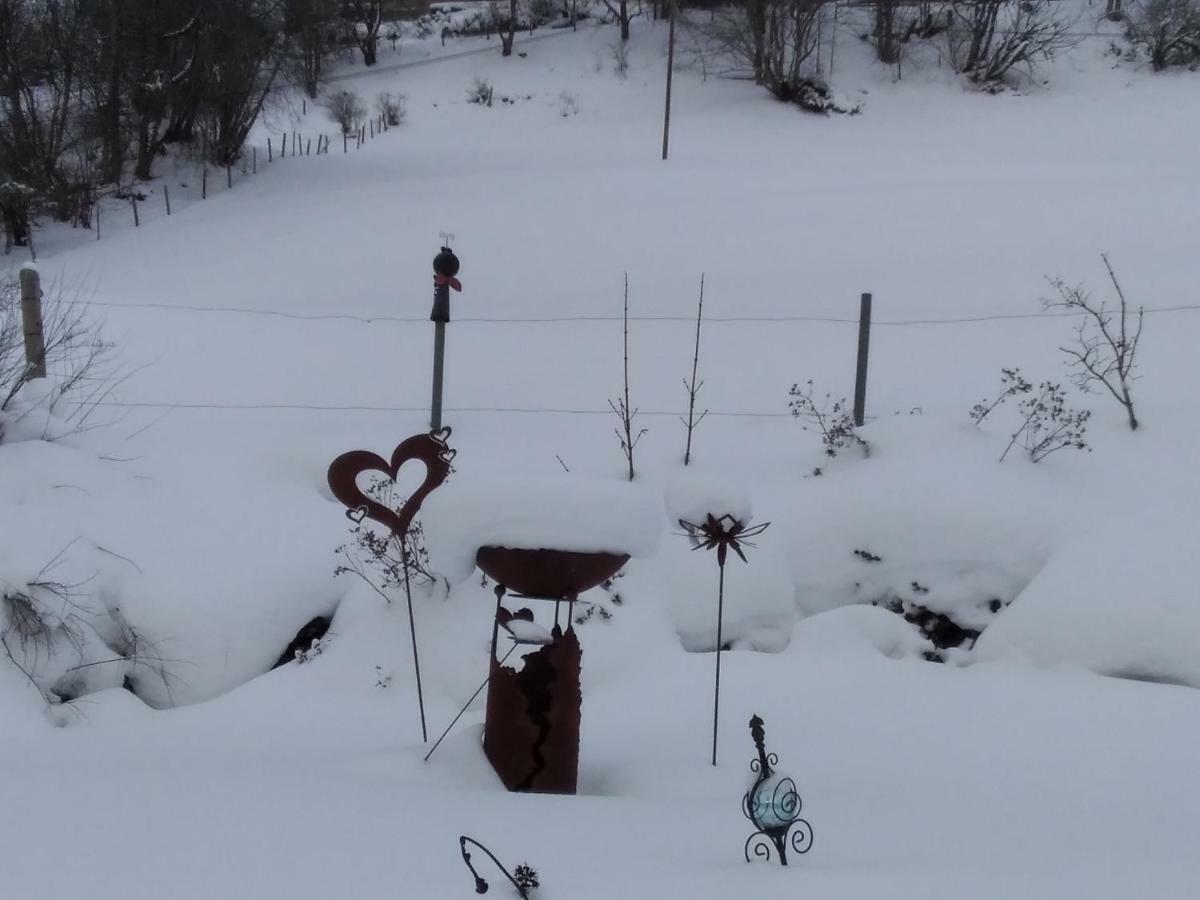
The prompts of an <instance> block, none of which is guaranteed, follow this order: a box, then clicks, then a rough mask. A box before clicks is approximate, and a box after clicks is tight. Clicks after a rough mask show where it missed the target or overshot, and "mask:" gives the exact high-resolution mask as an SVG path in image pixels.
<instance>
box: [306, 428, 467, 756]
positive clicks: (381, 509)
mask: <svg viewBox="0 0 1200 900" xmlns="http://www.w3.org/2000/svg"><path fill="white" fill-rule="evenodd" d="M449 438H450V429H449V428H442V429H439V430H437V431H431V432H430V433H428V434H418V435H414V436H413V437H410V438H407V439H406V440H404V441H402V442H401V443H400V444H399V445H398V446H397V447H396V449H395V450H393V451H392V456H391V459H390V460H385V459H384V458H383V457H382V456H379V455H378V454H375V453H372V452H371V451H369V450H351V451H350V452H349V453H343V454H342V455H341V456H339V457H338V458H337V459H335V460H334V461H333V462H332V463H331V464H330V466H329V473H328V475H327V479H328V481H329V489H330V490H331V491H332V492H333V496H335V497H336V498H337V499H338V500H340V501H341V502H342V503H344V504H345V505H346V507H347V510H346V516H347V518H349V519H350V521H352V522H355V523H356V524H357V523H361V522H362V521H363V519H371V520H373V521H375V522H378V523H379V524H381V525H383V526H385V527H387V528H388V529H390V530H391V532H392V534H394V535H395V536H396V538H397V540H399V541H400V554H401V559H402V560H403V567H404V593H405V596H406V598H407V600H408V628H409V633H410V635H411V636H412V652H413V668H414V670H415V671H416V680H417V705H418V707H419V709H420V711H421V740H422V741H428V740H429V734H428V731H427V730H426V726H425V696H424V693H423V691H422V689H421V660H420V656H419V655H418V653H417V626H416V621H415V620H414V619H413V606H412V586H411V584H410V583H409V549H408V534H409V529H410V528H411V527H412V521H413V517H414V516H416V514H417V511H418V510H419V509H420V508H421V503H422V502H424V500H425V498H426V497H428V496H429V494H430V493H431V492H432V491H433V490H434V489H435V488H437V487H438V486H439V485H440V484H441V483H442V482H444V481H445V480H446V477H447V476H448V475H449V474H450V463H451V461H452V460H453V459H454V454H455V451H454V450H452V449H451V448H450V447H449V446H448V445H447V443H446V442H447V441H448V440H449ZM410 461H415V462H420V463H424V465H425V480H424V481H423V482H422V483H421V486H420V487H419V488H417V490H416V491H415V492H414V493H413V494H412V496H411V497H409V498H408V499H407V500H405V501H404V505H403V506H401V507H400V510H399V511H396V510H394V509H392V508H391V507H389V506H386V505H384V504H383V503H380V502H379V501H378V500H376V499H375V498H373V497H369V496H367V494H366V493H364V492H363V489H362V488H361V487H360V486H359V483H358V479H359V477H360V476H361V475H363V473H366V472H378V473H380V474H381V475H382V476H385V477H386V479H387V480H390V481H392V482H395V480H396V476H397V475H399V474H400V469H401V467H403V465H404V464H405V463H406V462H410Z"/></svg>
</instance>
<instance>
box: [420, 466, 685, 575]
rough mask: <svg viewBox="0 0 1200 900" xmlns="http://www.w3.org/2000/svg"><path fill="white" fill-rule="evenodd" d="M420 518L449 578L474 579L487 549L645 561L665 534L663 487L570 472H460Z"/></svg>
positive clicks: (435, 559) (435, 562) (438, 565)
mask: <svg viewBox="0 0 1200 900" xmlns="http://www.w3.org/2000/svg"><path fill="white" fill-rule="evenodd" d="M420 518H421V523H422V526H423V528H424V530H425V541H426V546H427V548H428V550H429V557H430V562H431V564H432V566H433V568H434V570H435V571H437V572H439V573H440V574H442V575H444V576H445V577H446V578H448V579H449V580H450V581H451V582H458V581H462V580H464V579H465V578H467V577H469V576H470V574H471V573H472V572H473V571H474V570H475V559H476V555H477V553H478V551H479V549H480V548H481V547H506V548H509V549H513V550H559V551H569V552H575V553H609V554H613V555H616V556H629V557H634V558H646V557H648V556H653V555H654V553H655V552H656V551H657V549H658V545H659V541H660V540H661V538H662V532H663V504H662V496H661V494H659V493H658V492H657V491H654V490H651V489H649V488H646V487H644V486H642V485H639V484H630V483H629V482H623V481H612V480H602V479H593V478H584V477H580V476H575V475H565V474H564V475H554V476H545V477H541V478H504V479H502V480H501V479H484V478H481V477H474V478H471V477H455V478H453V479H452V480H451V481H449V482H447V483H446V484H445V485H444V486H442V487H441V488H439V489H438V490H436V491H434V492H433V494H431V495H430V496H429V498H428V499H427V500H426V501H425V504H424V506H423V507H422V509H421V514H420Z"/></svg>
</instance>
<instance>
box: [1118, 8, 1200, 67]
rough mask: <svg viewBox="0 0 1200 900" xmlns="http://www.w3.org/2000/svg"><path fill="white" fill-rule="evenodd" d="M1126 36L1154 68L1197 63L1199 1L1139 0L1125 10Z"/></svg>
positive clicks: (1199, 18)
mask: <svg viewBox="0 0 1200 900" xmlns="http://www.w3.org/2000/svg"><path fill="white" fill-rule="evenodd" d="M1126 35H1127V37H1128V38H1129V42H1130V43H1131V44H1133V46H1134V48H1135V49H1137V50H1139V51H1141V52H1143V53H1145V54H1146V57H1147V58H1148V59H1149V60H1150V65H1151V66H1153V67H1154V70H1155V71H1161V70H1162V69H1165V68H1167V67H1168V66H1190V65H1195V64H1197V63H1200V2H1198V0H1140V2H1138V3H1135V4H1134V5H1133V8H1132V9H1131V10H1130V11H1129V14H1128V26H1127V29H1126Z"/></svg>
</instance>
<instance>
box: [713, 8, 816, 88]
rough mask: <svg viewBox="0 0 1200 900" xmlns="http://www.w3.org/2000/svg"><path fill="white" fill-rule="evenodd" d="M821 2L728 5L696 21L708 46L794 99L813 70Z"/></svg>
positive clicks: (741, 70)
mask: <svg viewBox="0 0 1200 900" xmlns="http://www.w3.org/2000/svg"><path fill="white" fill-rule="evenodd" d="M821 6H822V3H821V2H820V0H762V2H760V3H757V4H745V5H728V6H722V7H719V8H717V9H715V10H713V12H712V14H711V16H710V17H709V18H708V19H707V20H706V21H705V20H701V19H697V20H695V21H694V22H693V23H692V27H693V28H695V29H696V31H697V33H698V34H699V36H700V37H701V40H702V43H703V45H704V47H705V50H706V51H707V52H710V53H712V54H714V55H716V56H719V57H722V58H723V59H724V60H726V61H727V62H728V63H729V64H731V66H732V69H733V71H734V72H735V73H737V74H743V73H744V74H745V75H746V76H748V77H752V78H753V79H754V80H755V82H757V83H758V84H761V85H763V86H764V87H766V88H767V90H769V91H771V93H773V94H774V95H775V96H776V97H779V98H780V99H781V100H787V101H788V102H791V101H792V100H794V99H795V98H796V95H797V94H798V92H799V86H800V85H801V83H802V82H804V81H806V80H807V79H808V78H809V76H811V74H812V71H811V69H810V68H809V67H808V60H809V57H811V56H812V54H813V51H815V50H816V47H817V28H816V25H817V19H818V17H819V16H820V13H821Z"/></svg>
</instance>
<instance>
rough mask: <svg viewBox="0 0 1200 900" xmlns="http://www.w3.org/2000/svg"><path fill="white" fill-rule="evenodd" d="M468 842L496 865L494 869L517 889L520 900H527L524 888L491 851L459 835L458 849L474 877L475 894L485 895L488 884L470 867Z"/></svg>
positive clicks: (527, 895)
mask: <svg viewBox="0 0 1200 900" xmlns="http://www.w3.org/2000/svg"><path fill="white" fill-rule="evenodd" d="M468 842H469V843H472V844H474V845H475V846H476V847H478V848H479V849H480V850H482V851H483V852H484V853H486V854H487V855H488V858H489V859H491V861H492V862H494V863H495V864H496V868H497V869H499V870H500V871H501V872H503V873H504V877H505V878H507V879H508V880H509V883H511V884H512V886H513V887H515V888H516V889H517V893H518V894H519V895H520V896H521V898H522V900H529V894H528V892H527V891H526V890H525V888H523V887H521V885H519V884H518V883H517V880H516V879H515V878H513V877H512V873H510V872H509V871H508V869H506V868H504V866H503V864H501V862H500V860H498V859H496V855H495V854H494V853H492V851H491V850H489V849H488V848H487V847H485V846H483V844H481V843H479V841H477V840H475V839H474V838H469V837H467V836H466V835H465V834H460V835H459V836H458V848H459V850H461V851H462V858H463V862H465V863H466V864H467V868H468V869H470V870H471V874H472V875H474V876H475V893H477V894H486V893H487V891H488V883H487V882H486V881H484V880H483V878H481V877H480V875H479V873H478V872H476V871H475V867H474V866H473V865H471V854H470V853H468V852H467V843H468Z"/></svg>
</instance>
